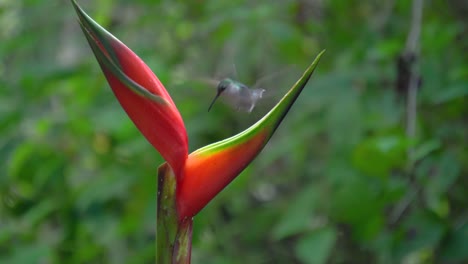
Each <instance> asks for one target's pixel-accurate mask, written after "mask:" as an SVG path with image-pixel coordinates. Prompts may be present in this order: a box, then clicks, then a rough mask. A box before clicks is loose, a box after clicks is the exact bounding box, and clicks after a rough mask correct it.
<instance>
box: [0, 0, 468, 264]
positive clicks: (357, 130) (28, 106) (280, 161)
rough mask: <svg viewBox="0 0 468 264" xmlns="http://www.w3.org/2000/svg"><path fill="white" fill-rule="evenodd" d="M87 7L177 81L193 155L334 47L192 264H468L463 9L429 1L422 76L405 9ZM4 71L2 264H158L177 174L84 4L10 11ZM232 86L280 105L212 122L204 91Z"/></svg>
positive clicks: (466, 15) (213, 4) (4, 3)
mask: <svg viewBox="0 0 468 264" xmlns="http://www.w3.org/2000/svg"><path fill="white" fill-rule="evenodd" d="M78 3H79V4H80V5H81V6H82V7H83V8H84V9H85V11H86V12H87V13H88V14H90V15H91V16H92V17H93V18H94V19H95V20H97V21H98V22H99V23H100V24H101V25H103V26H104V27H105V28H107V29H108V30H109V31H111V32H112V33H113V34H114V35H116V36H117V37H118V38H120V39H121V40H122V41H123V42H125V43H126V44H127V45H128V46H129V47H130V48H132V49H133V50H134V51H135V52H136V53H137V54H139V55H140V56H141V57H142V58H143V59H144V60H145V61H146V62H147V63H148V65H149V66H150V67H151V68H152V69H153V70H154V72H155V73H156V74H157V76H158V77H159V78H160V79H161V81H162V82H163V83H164V84H165V86H166V87H167V89H168V90H169V92H170V93H171V95H172V96H173V98H174V100H175V102H176V104H177V105H178V107H179V110H180V112H181V114H182V116H183V118H184V120H185V124H186V127H187V129H188V134H189V139H190V149H191V150H195V149H197V148H199V147H201V146H204V145H206V144H209V143H212V142H215V141H218V140H220V139H223V138H225V137H228V136H230V135H234V134H235V133H238V132H240V131H242V130H244V129H245V128H247V127H248V126H249V125H251V124H253V123H254V122H255V120H257V119H258V118H259V117H261V116H262V115H263V114H264V113H265V112H266V111H268V108H269V107H271V106H272V105H273V104H274V103H276V101H277V100H278V99H279V98H280V97H281V96H282V94H283V93H284V92H285V91H287V89H289V87H290V86H291V85H292V84H293V83H294V81H295V80H296V79H297V78H298V77H299V76H300V74H301V72H302V70H304V69H305V67H306V66H307V65H308V64H309V63H310V62H311V61H312V60H313V58H314V57H315V55H316V54H318V52H320V51H321V50H322V49H327V51H326V53H325V55H324V56H323V58H322V61H321V62H320V64H319V66H318V68H317V71H316V73H315V74H314V76H313V77H312V79H311V80H310V82H309V84H308V85H307V87H306V88H305V90H304V91H303V93H302V95H301V96H300V97H299V99H298V101H297V102H296V104H295V105H294V107H293V108H292V109H291V111H290V113H289V114H288V116H287V117H286V119H285V120H284V122H283V123H282V125H281V126H280V128H279V130H278V131H277V132H276V134H275V135H274V136H273V138H272V140H271V141H270V143H269V144H268V145H267V147H266V148H265V149H264V150H263V152H262V153H261V154H260V155H259V156H258V157H257V159H256V160H255V161H254V162H253V163H252V164H251V166H249V167H248V168H247V169H246V170H245V171H244V172H243V173H242V174H241V175H240V176H239V177H238V178H237V179H236V180H235V181H234V182H233V183H232V184H231V185H229V186H228V187H227V188H226V189H225V190H224V191H223V192H222V193H221V194H220V195H218V197H216V199H215V200H214V201H213V202H212V203H210V204H209V206H207V207H206V208H205V209H204V210H203V211H202V212H201V213H200V214H199V215H198V216H197V217H196V218H195V226H194V237H193V241H194V244H193V263H207V264H210V263H221V264H237V263H243V264H247V263H298V264H299V263H301V264H302V263H303V264H308V263H314V264H315V263H468V225H467V221H468V192H467V186H468V177H467V174H468V148H467V139H468V119H467V118H468V100H467V99H468V81H467V80H468V52H467V51H468V37H467V36H468V26H467V25H468V5H467V2H466V1H462V0H425V1H424V9H423V12H422V14H423V18H422V23H421V34H420V38H419V39H418V40H417V41H416V43H417V47H418V49H417V52H416V53H415V55H418V54H419V56H416V57H414V56H413V57H414V58H413V59H412V56H408V50H407V44H406V43H407V39H408V36H409V35H410V29H411V24H412V17H413V11H412V4H413V1H409V0H408V1H404V0H381V1H376V0H362V1H339V0H283V1H270V0H257V1H247V0H245V1H243V0H238V1H228V0H225V1H217V0H206V1H200V0H187V1H158V0H135V1H123V0H95V1H86V0H81V1H78ZM410 55H411V54H410ZM408 58H409V59H408ZM0 62H1V64H0V135H1V136H0V160H1V162H0V263H12V264H23V263H154V258H155V232H156V231H155V217H156V213H155V209H156V170H157V167H158V165H159V164H161V163H162V162H163V160H162V159H161V157H160V156H159V154H158V153H157V152H156V151H155V150H154V149H153V148H152V147H151V146H150V145H149V144H148V143H147V142H146V140H145V139H144V137H143V136H142V135H140V134H139V132H138V131H137V130H136V128H135V127H134V126H133V124H132V123H131V121H130V120H129V118H128V117H127V116H126V115H125V113H124V111H123V110H122V109H121V108H120V106H119V104H118V102H117V100H116V99H115V98H114V96H113V94H112V93H111V90H110V89H109V87H108V85H107V83H106V82H105V79H104V77H103V75H102V73H101V72H100V69H99V67H98V64H97V62H96V60H95V58H94V57H93V55H92V53H91V51H90V49H89V47H88V45H87V43H86V40H85V38H84V36H83V34H82V32H81V31H80V29H79V26H78V23H77V19H76V15H75V13H74V10H73V8H72V6H71V4H70V3H69V2H68V1H65V0H62V1H49V0H23V1H18V0H0ZM408 65H410V66H409V68H411V67H413V68H414V70H413V71H411V70H408ZM233 68H235V71H234V74H233V70H232V69H233ZM411 72H413V73H414V74H412V76H415V78H416V80H417V81H418V82H417V83H419V89H418V90H417V93H416V102H417V105H416V106H417V108H416V109H417V112H414V111H413V112H412V113H413V114H416V117H415V118H411V114H410V115H408V111H407V108H406V102H407V94H408V86H407V85H405V83H407V82H406V80H407V79H408V74H410V75H411ZM232 75H234V76H232ZM226 76H230V77H234V78H237V79H238V80H240V81H242V82H244V83H246V84H248V85H253V84H255V83H256V82H257V81H258V80H261V79H263V80H265V79H269V81H266V82H264V83H263V87H264V88H265V89H266V90H267V94H268V97H266V98H265V99H264V100H262V101H261V102H260V103H259V105H258V107H257V108H256V109H255V110H254V112H253V113H251V114H246V113H239V112H236V111H234V110H233V109H232V108H230V107H229V106H226V105H225V104H223V103H222V102H218V103H217V104H215V106H214V107H213V109H212V111H211V112H209V113H208V112H207V111H206V110H207V107H208V105H209V103H210V101H211V99H212V98H213V96H214V94H215V90H214V88H213V87H211V86H209V85H207V84H205V83H203V82H200V81H199V79H203V78H221V77H226ZM265 76H269V77H271V78H264V77H265ZM405 78H406V79H405ZM408 117H410V118H408ZM408 120H409V121H408ZM408 123H409V124H413V125H414V127H415V134H414V135H411V133H410V134H408V133H407V126H408Z"/></svg>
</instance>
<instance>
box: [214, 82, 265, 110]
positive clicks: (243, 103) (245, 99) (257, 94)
mask: <svg viewBox="0 0 468 264" xmlns="http://www.w3.org/2000/svg"><path fill="white" fill-rule="evenodd" d="M264 92H265V90H264V89H251V88H249V87H248V86H247V85H245V84H243V83H241V82H237V81H234V80H232V79H230V78H225V79H223V80H221V81H220V82H219V83H218V86H217V87H216V96H215V97H214V99H213V101H212V102H211V104H210V107H208V112H209V111H210V110H211V107H212V106H213V104H214V103H215V101H216V99H218V97H219V96H221V95H223V96H224V97H225V98H226V100H227V102H228V103H230V104H231V105H233V106H234V107H235V108H236V109H237V111H244V112H249V113H250V112H252V110H253V109H254V107H255V104H256V103H257V101H258V100H259V99H261V98H262V96H263V93H264Z"/></svg>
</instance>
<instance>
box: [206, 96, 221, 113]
mask: <svg viewBox="0 0 468 264" xmlns="http://www.w3.org/2000/svg"><path fill="white" fill-rule="evenodd" d="M220 94H221V93H220V92H218V93H217V94H216V96H215V98H213V101H211V104H210V107H208V112H209V111H210V110H211V107H212V106H213V105H214V103H215V102H216V99H218V97H219V95H220Z"/></svg>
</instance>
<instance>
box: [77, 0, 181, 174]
mask: <svg viewBox="0 0 468 264" xmlns="http://www.w3.org/2000/svg"><path fill="white" fill-rule="evenodd" d="M72 3H74V2H72ZM74 6H75V9H76V11H77V13H78V17H79V19H80V24H81V27H82V29H83V32H84V33H85V36H86V38H87V40H88V43H89V45H90V46H91V49H92V50H93V52H94V54H95V55H96V58H97V60H98V62H99V64H100V65H101V68H102V70H103V72H104V75H105V76H106V78H107V81H108V82H109V85H110V87H111V88H112V91H113V92H114V94H115V96H116V97H117V99H118V100H119V102H120V104H121V105H122V108H123V109H124V110H125V112H127V114H128V116H129V117H130V119H131V120H132V121H133V123H135V125H136V127H137V128H138V129H139V130H140V132H141V133H142V134H143V135H144V136H145V137H146V139H147V140H148V141H149V142H150V143H151V144H152V145H153V146H154V147H155V148H156V149H157V150H158V151H159V153H161V155H162V156H163V158H164V159H165V160H167V162H168V163H169V164H170V165H171V167H172V169H173V170H174V171H176V172H178V171H180V170H181V169H182V168H183V166H184V163H185V160H186V159H187V155H188V140H187V133H186V130H185V126H184V122H183V120H182V117H181V116H180V113H179V111H178V110H177V107H176V106H175V104H174V102H173V101H172V98H171V97H170V96H169V93H168V92H167V90H166V89H165V88H164V86H163V85H162V84H161V82H160V81H159V79H158V78H157V77H156V75H155V74H154V73H153V72H152V71H151V69H150V68H149V67H148V66H147V65H146V64H145V63H144V62H143V61H142V60H141V59H140V58H139V57H138V56H137V55H136V54H135V53H134V52H133V51H131V50H130V49H129V48H128V47H127V46H125V45H124V44H123V43H122V42H121V41H119V40H118V39H117V38H115V37H114V36H112V35H111V34H110V33H109V32H107V31H106V30H105V29H103V28H102V27H101V26H99V25H98V24H97V23H96V22H94V21H93V20H92V19H91V18H90V17H89V16H88V15H86V14H85V13H84V12H83V10H81V8H80V7H79V6H78V5H76V3H74Z"/></svg>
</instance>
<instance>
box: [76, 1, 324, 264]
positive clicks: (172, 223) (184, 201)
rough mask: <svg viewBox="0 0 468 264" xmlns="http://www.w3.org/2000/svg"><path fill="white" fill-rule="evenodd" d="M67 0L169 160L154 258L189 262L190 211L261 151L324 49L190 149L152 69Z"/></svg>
mask: <svg viewBox="0 0 468 264" xmlns="http://www.w3.org/2000/svg"><path fill="white" fill-rule="evenodd" d="M72 3H73V6H74V7H75V10H76V11H77V14H78V18H79V23H80V25H81V28H82V30H83V32H84V35H85V36H86V39H87V40H88V43H89V45H90V47H91V49H92V51H93V52H94V55H95V56H96V59H97V61H98V62H99V64H100V66H101V69H102V71H103V73H104V75H105V77H106V79H107V81H108V83H109V85H110V87H111V88H112V91H113V92H114V94H115V96H116V97H117V100H118V101H119V102H120V104H121V105H122V108H123V109H124V110H125V111H126V112H127V114H128V116H129V117H130V119H131V120H132V121H133V123H134V124H135V125H136V127H137V128H138V129H139V130H140V132H141V133H142V134H143V135H144V136H145V137H146V139H147V140H148V141H149V142H150V143H151V145H153V146H154V147H155V148H156V150H157V151H158V152H159V153H161V155H162V156H163V158H164V159H165V160H166V161H167V163H165V164H163V165H161V166H160V168H159V171H158V208H157V213H158V216H157V244H158V245H157V250H158V252H157V261H158V262H157V263H190V249H191V232H192V218H193V217H194V216H195V215H196V214H197V213H198V212H200V210H202V209H203V208H204V207H205V206H206V205H207V204H208V203H209V202H210V201H211V200H212V199H213V198H214V197H215V196H216V195H217V194H218V193H219V192H220V191H221V190H223V189H224V188H225V187H226V186H227V185H228V184H229V183H230V182H231V181H232V180H233V179H234V178H235V177H236V176H237V175H239V173H240V172H242V170H244V169H245V167H247V166H248V165H249V164H250V162H252V160H253V159H254V158H255V157H256V156H257V155H258V154H259V153H260V151H261V150H262V149H263V147H264V146H265V145H266V144H267V142H268V141H269V139H270V138H271V136H272V135H273V133H274V132H275V130H276V129H277V128H278V126H279V125H280V123H281V121H282V120H283V118H284V117H285V116H286V114H287V113H288V111H289V109H290V108H291V106H292V105H293V103H294V102H295V100H296V99H297V97H298V96H299V94H300V93H301V91H302V89H303V88H304V87H305V85H306V83H307V82H308V80H309V78H310V77H311V75H312V73H313V71H314V69H315V67H316V66H317V64H318V61H319V59H320V57H321V55H322V54H323V52H322V53H320V54H319V55H318V56H317V58H316V59H315V60H314V62H313V63H312V64H311V65H310V66H309V67H308V68H307V69H306V71H305V72H304V74H303V75H302V77H301V78H300V79H299V80H298V81H297V82H296V83H295V84H294V85H293V87H292V88H291V89H290V90H289V92H288V93H287V94H286V95H285V96H284V97H283V98H282V99H281V101H280V102H278V104H277V105H276V106H275V107H274V108H273V109H272V110H271V111H270V112H268V113H267V114H266V115H265V116H264V117H263V118H262V119H261V120H259V121H258V122H257V123H255V124H254V125H252V126H251V127H250V128H248V129H246V130H245V131H243V132H241V133H239V134H237V135H235V136H232V137H230V138H227V139H224V140H222V141H219V142H216V143H213V144H211V145H208V146H205V147H202V148H200V149H198V150H196V151H194V152H192V153H191V154H190V155H189V154H188V139H187V132H186V129H185V125H184V122H183V120H182V117H181V115H180V113H179V111H178V109H177V107H176V105H175V104H174V102H173V101H172V99H171V97H170V95H169V94H168V92H167V91H166V89H165V88H164V86H163V85H162V83H161V82H160V81H159V79H158V78H157V77H156V75H155V74H154V73H153V72H152V71H151V69H150V68H149V67H148V66H147V65H146V64H145V63H144V62H143V61H142V60H141V59H140V58H139V57H138V56H137V55H136V54H135V53H134V52H133V51H131V50H130V49H129V48H128V47H127V46H125V44H123V43H122V42H121V41H119V40H118V39H117V38H115V37H114V36H113V35H111V34H110V33H109V32H107V31H106V30H105V29H104V28H102V27H101V26H100V25H98V24H97V23H96V22H95V21H94V20H92V19H91V18H90V17H89V16H88V15H87V14H86V13H84V11H83V10H82V9H81V8H80V7H79V6H78V5H77V4H76V2H75V1H74V0H72Z"/></svg>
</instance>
